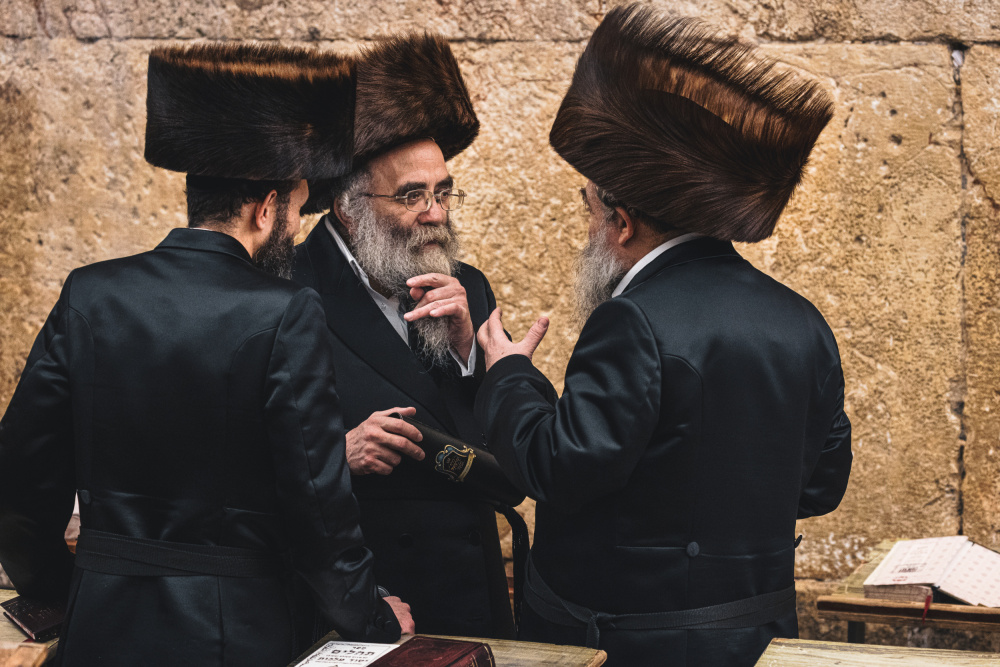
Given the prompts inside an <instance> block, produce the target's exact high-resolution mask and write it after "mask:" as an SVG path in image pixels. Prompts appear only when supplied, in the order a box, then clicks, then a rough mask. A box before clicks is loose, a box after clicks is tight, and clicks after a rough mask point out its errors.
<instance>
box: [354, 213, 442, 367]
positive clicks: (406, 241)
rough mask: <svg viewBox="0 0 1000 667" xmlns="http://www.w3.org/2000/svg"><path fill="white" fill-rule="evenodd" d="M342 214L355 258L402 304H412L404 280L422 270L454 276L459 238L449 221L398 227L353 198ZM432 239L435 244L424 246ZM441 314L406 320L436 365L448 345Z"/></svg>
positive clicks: (408, 289) (392, 220)
mask: <svg viewBox="0 0 1000 667" xmlns="http://www.w3.org/2000/svg"><path fill="white" fill-rule="evenodd" d="M345 213H346V214H347V215H348V216H349V217H350V218H351V220H352V221H353V222H354V233H353V235H352V236H351V242H352V245H353V248H352V251H353V252H354V257H355V259H357V260H358V264H359V265H360V266H361V268H362V269H364V271H365V273H367V274H368V277H369V279H371V280H374V281H375V282H376V283H378V284H379V285H382V286H383V287H385V288H386V289H387V290H389V291H390V292H391V293H392V295H393V296H395V297H396V298H398V299H399V300H400V302H401V303H403V304H408V305H409V306H412V305H413V302H412V299H411V298H410V288H409V287H408V286H407V285H406V281H407V280H409V279H410V278H412V277H413V276H419V275H422V274H425V273H442V274H444V275H446V276H451V275H454V273H455V269H456V268H457V267H458V255H459V252H460V248H459V243H458V237H457V236H456V235H455V232H454V230H453V229H452V227H451V222H450V220H449V221H448V222H447V223H446V224H445V225H444V226H442V227H435V226H430V225H421V226H418V227H416V228H414V229H412V230H406V229H402V228H401V227H399V226H398V225H397V224H396V221H395V219H394V218H391V217H388V216H387V217H379V216H377V215H376V214H375V211H373V210H372V207H371V206H370V205H369V204H368V202H367V201H364V200H360V201H359V200H355V202H352V205H351V206H350V207H349V209H348V210H346V211H345ZM430 241H436V242H438V243H439V244H440V245H439V246H437V247H434V246H432V247H430V248H427V249H423V247H424V244H426V243H428V242H430ZM448 325H449V320H448V318H446V317H430V316H428V317H423V318H421V319H419V320H417V321H415V322H410V326H411V327H415V328H416V331H417V335H418V336H419V337H420V340H421V342H422V343H423V345H422V348H421V350H420V352H421V354H422V355H424V356H426V357H427V358H428V359H429V360H431V361H432V362H433V363H434V364H435V365H439V366H443V365H444V364H445V363H446V362H447V359H448V355H449V352H448V351H449V350H450V349H451V339H450V337H449V333H448Z"/></svg>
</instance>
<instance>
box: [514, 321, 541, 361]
mask: <svg viewBox="0 0 1000 667" xmlns="http://www.w3.org/2000/svg"><path fill="white" fill-rule="evenodd" d="M548 330H549V318H547V317H539V318H538V319H537V320H535V323H534V324H532V325H531V328H530V329H528V333H526V334H525V335H524V340H522V341H521V342H520V344H519V345H518V347H520V348H522V351H525V350H526V352H525V354H527V355H528V356H529V357H530V356H531V355H532V353H533V352H534V351H535V348H537V347H538V344H539V343H541V342H542V339H543V338H545V332H546V331H548Z"/></svg>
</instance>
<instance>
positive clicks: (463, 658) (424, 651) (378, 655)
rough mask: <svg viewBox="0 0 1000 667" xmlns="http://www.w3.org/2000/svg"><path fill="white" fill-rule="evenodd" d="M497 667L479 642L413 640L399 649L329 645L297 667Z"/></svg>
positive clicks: (422, 638)
mask: <svg viewBox="0 0 1000 667" xmlns="http://www.w3.org/2000/svg"><path fill="white" fill-rule="evenodd" d="M404 666H405V667H496V660H495V659H494V658H493V651H492V650H491V649H490V647H489V645H488V644H484V643H482V642H472V641H459V640H456V639H444V638H441V637H413V638H412V639H410V640H409V641H406V642H404V643H403V644H400V645H398V646H397V645H395V644H357V643H352V642H341V641H331V642H327V643H325V644H324V645H323V646H321V647H320V648H319V649H318V650H316V651H314V652H313V653H311V654H310V655H309V657H307V658H306V659H305V660H303V661H302V662H300V663H298V665H297V666H296V667H404Z"/></svg>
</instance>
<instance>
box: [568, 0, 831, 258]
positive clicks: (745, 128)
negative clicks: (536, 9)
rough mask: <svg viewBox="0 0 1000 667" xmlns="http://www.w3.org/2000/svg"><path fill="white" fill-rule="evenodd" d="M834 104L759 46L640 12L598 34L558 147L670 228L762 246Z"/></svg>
mask: <svg viewBox="0 0 1000 667" xmlns="http://www.w3.org/2000/svg"><path fill="white" fill-rule="evenodd" d="M832 107H833V105H832V102H831V100H830V97H829V96H828V95H827V93H826V92H825V91H824V90H823V89H822V88H820V87H819V86H818V85H817V84H816V83H814V82H811V81H806V80H803V79H801V78H799V77H796V76H795V75H794V74H792V73H791V72H787V71H785V72H779V71H777V70H776V66H775V63H774V62H773V61H771V60H769V59H766V58H764V57H763V56H761V55H760V53H759V52H758V51H757V50H756V49H755V48H754V47H752V46H750V45H747V44H743V43H740V42H739V41H738V40H737V39H735V38H725V37H719V36H717V35H715V34H714V33H713V32H711V31H710V30H709V29H707V28H706V27H705V26H704V25H703V24H701V23H700V22H698V21H696V20H693V19H686V18H677V17H670V16H667V15H664V14H662V13H660V12H657V11H655V10H653V9H649V8H644V7H641V6H639V5H637V4H632V5H629V6H626V7H617V8H615V9H613V10H611V11H610V12H608V14H607V16H606V17H605V18H604V21H603V22H602V23H601V25H600V26H598V28H597V30H595V31H594V34H593V36H592V37H591V39H590V43H589V44H588V45H587V49H586V50H585V51H584V53H583V55H582V56H581V57H580V60H579V62H578V63H577V66H576V72H575V74H574V75H573V83H572V84H571V85H570V89H569V91H568V92H567V93H566V97H565V98H564V99H563V102H562V106H561V107H560V108H559V113H558V115H557V116H556V120H555V123H554V124H553V126H552V131H551V133H550V135H549V142H550V143H551V144H552V147H553V148H554V149H555V150H556V152H558V153H559V155H561V156H562V157H563V159H565V160H566V161H567V162H569V163H570V164H571V165H573V167H575V168H576V169H577V170H578V171H579V172H580V173H581V174H583V175H584V176H586V177H587V178H589V179H590V180H592V181H593V182H594V183H595V184H597V185H598V186H600V187H601V188H603V189H605V190H607V191H608V192H609V193H610V194H611V195H612V196H613V197H614V198H615V199H617V200H619V201H621V202H623V203H624V204H625V205H628V206H631V207H634V208H636V209H638V210H639V211H642V212H643V213H645V214H646V215H648V216H650V217H652V218H654V219H656V220H658V221H660V222H662V223H664V224H666V225H669V226H670V227H674V228H677V229H681V230H684V231H688V232H699V233H701V234H705V235H708V236H712V237H715V238H717V239H723V240H733V241H748V242H755V241H761V240H763V239H765V238H767V237H768V236H770V235H771V233H772V232H773V231H774V225H775V223H777V221H778V216H780V215H781V212H782V210H783V209H784V207H785V204H786V203H787V202H788V199H789V197H790V196H791V194H792V191H793V190H794V189H795V186H796V185H797V184H798V183H799V181H800V180H801V178H802V173H803V169H804V168H805V165H806V162H807V160H808V158H809V153H810V151H811V150H812V148H813V145H814V144H815V142H816V138H817V137H818V136H819V134H820V132H821V131H822V130H823V128H824V127H825V126H826V124H827V123H828V122H829V121H830V118H831V117H832V116H833V110H832Z"/></svg>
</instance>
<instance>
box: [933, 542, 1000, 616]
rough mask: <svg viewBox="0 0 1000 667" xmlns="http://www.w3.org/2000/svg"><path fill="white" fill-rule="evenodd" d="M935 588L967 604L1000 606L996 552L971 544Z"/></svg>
mask: <svg viewBox="0 0 1000 667" xmlns="http://www.w3.org/2000/svg"><path fill="white" fill-rule="evenodd" d="M938 588H940V589H941V590H942V591H944V592H945V593H947V594H948V595H951V596H953V597H956V598H958V599H959V600H961V601H963V602H968V603H969V604H977V605H983V606H985V607H1000V554H998V553H997V552H995V551H991V550H989V549H987V548H986V547H983V546H980V545H978V544H973V545H972V548H971V549H969V550H968V552H966V553H965V554H963V555H962V557H961V559H960V560H959V561H958V563H957V564H956V565H955V567H954V568H952V570H951V571H950V572H949V573H948V574H947V575H945V577H944V579H943V580H942V581H941V584H940V585H939V586H938Z"/></svg>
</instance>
